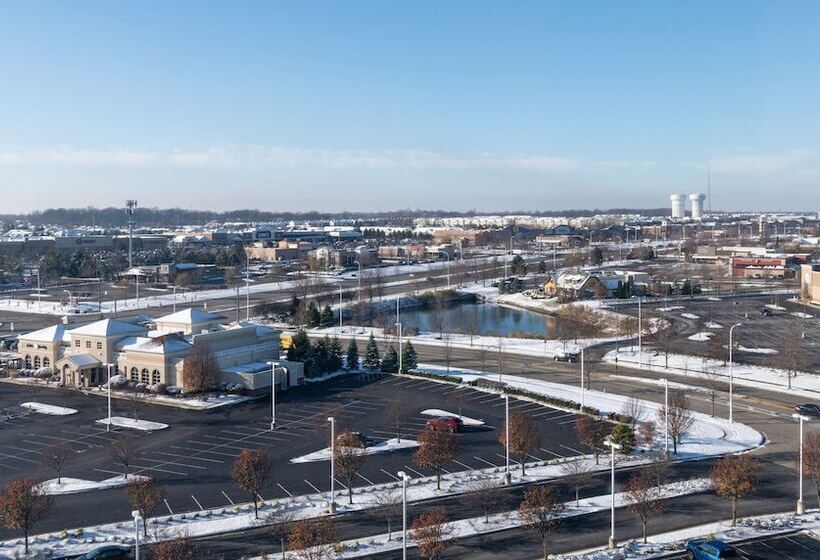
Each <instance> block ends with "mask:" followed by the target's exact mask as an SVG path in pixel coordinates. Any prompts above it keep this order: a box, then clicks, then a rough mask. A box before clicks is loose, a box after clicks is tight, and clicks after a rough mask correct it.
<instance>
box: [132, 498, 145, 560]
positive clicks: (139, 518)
mask: <svg viewBox="0 0 820 560" xmlns="http://www.w3.org/2000/svg"><path fill="white" fill-rule="evenodd" d="M131 517H133V518H134V559H135V560H140V523H141V522H142V516H141V515H140V512H139V511H138V510H136V509H135V510H134V511H132V512H131Z"/></svg>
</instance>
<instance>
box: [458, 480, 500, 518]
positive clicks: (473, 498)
mask: <svg viewBox="0 0 820 560" xmlns="http://www.w3.org/2000/svg"><path fill="white" fill-rule="evenodd" d="M500 487H501V485H500V484H499V481H498V480H497V479H494V478H482V479H480V480H476V481H473V482H471V483H469V484H468V485H467V493H466V494H464V495H463V496H462V500H463V501H464V503H465V504H467V505H468V506H474V507H477V508H479V509H481V511H482V512H484V523H489V522H490V508H492V507H493V504H495V503H496V502H497V501H498V489H499V488H500Z"/></svg>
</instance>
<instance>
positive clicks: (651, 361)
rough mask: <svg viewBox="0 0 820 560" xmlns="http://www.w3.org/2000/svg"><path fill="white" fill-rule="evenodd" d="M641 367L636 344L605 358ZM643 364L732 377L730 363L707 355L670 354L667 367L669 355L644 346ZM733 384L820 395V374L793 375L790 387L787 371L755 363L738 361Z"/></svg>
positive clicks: (694, 375)
mask: <svg viewBox="0 0 820 560" xmlns="http://www.w3.org/2000/svg"><path fill="white" fill-rule="evenodd" d="M655 354H657V355H655ZM616 358H617V361H618V363H619V364H621V365H626V366H628V367H632V368H638V360H639V354H638V351H637V349H636V348H635V347H624V348H619V349H617V350H612V351H610V352H607V354H606V355H605V356H604V361H606V362H609V363H615V360H616ZM640 362H641V367H640V368H639V369H645V370H648V371H656V372H658V373H663V374H665V375H675V376H684V377H692V378H699V379H704V378H709V377H710V375H707V374H706V373H705V372H704V370H703V368H704V364H705V367H706V370H707V371H709V372H710V374H711V375H714V376H715V377H717V378H719V379H722V380H724V381H726V380H728V379H729V365H728V364H726V365H724V363H723V362H722V361H720V360H712V359H707V358H704V357H702V356H688V355H684V354H669V368H668V369H667V368H666V367H664V364H665V362H666V357H665V356H664V355H663V353H661V352H658V353H655V352H653V351H651V350H647V349H646V348H644V351H643V353H642V355H641V356H640ZM732 377H733V379H734V384H735V385H739V386H742V387H755V388H757V389H766V390H768V391H776V392H780V393H789V394H791V395H800V396H802V397H805V398H807V399H818V398H820V376H817V375H811V374H808V373H800V374H798V375H797V376H795V375H792V380H791V389H790V388H789V384H788V374H787V372H786V371H784V370H782V369H777V368H768V367H763V366H753V365H749V364H738V363H735V364H734V365H733V366H732Z"/></svg>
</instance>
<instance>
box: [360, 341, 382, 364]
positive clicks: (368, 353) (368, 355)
mask: <svg viewBox="0 0 820 560" xmlns="http://www.w3.org/2000/svg"><path fill="white" fill-rule="evenodd" d="M362 365H363V366H364V368H365V369H367V370H369V371H377V370H378V369H379V366H380V365H381V360H380V359H379V347H378V346H377V345H376V338H375V337H374V336H373V334H372V333H371V334H370V340H368V341H367V348H365V350H364V359H363V360H362Z"/></svg>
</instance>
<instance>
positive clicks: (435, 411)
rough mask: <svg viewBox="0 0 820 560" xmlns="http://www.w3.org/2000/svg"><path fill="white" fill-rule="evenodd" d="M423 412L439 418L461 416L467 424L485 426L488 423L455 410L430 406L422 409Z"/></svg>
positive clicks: (425, 414)
mask: <svg viewBox="0 0 820 560" xmlns="http://www.w3.org/2000/svg"><path fill="white" fill-rule="evenodd" d="M421 414H423V415H424V416H435V417H437V418H439V417H442V416H452V417H453V418H459V419H460V420H461V421H462V422H463V423H464V425H465V426H483V425H485V424H486V422H484V420H477V419H475V418H470V417H469V416H462V415H460V414H456V413H455V412H449V411H447V410H441V409H440V408H428V409H427V410H422V411H421Z"/></svg>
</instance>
